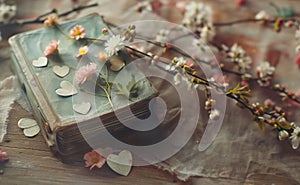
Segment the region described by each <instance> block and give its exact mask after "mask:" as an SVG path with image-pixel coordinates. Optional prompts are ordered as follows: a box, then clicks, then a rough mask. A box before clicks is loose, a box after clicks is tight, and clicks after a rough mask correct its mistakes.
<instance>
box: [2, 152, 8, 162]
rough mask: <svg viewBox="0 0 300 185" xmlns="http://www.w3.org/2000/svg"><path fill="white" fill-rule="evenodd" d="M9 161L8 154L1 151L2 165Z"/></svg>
mask: <svg viewBox="0 0 300 185" xmlns="http://www.w3.org/2000/svg"><path fill="white" fill-rule="evenodd" d="M5 161H8V155H7V153H6V152H4V151H2V150H1V149H0V163H2V162H5Z"/></svg>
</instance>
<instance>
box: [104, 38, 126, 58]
mask: <svg viewBox="0 0 300 185" xmlns="http://www.w3.org/2000/svg"><path fill="white" fill-rule="evenodd" d="M124 39H125V38H124V37H121V36H120V35H113V36H112V37H110V38H109V39H108V40H107V41H106V43H105V51H106V53H107V55H108V57H110V56H112V55H116V54H117V53H118V51H120V50H121V49H122V48H123V47H124V45H125V44H124Z"/></svg>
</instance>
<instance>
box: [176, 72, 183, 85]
mask: <svg viewBox="0 0 300 185" xmlns="http://www.w3.org/2000/svg"><path fill="white" fill-rule="evenodd" d="M181 81H182V76H181V74H180V73H176V75H175V76H174V84H175V85H179V84H180V83H181Z"/></svg>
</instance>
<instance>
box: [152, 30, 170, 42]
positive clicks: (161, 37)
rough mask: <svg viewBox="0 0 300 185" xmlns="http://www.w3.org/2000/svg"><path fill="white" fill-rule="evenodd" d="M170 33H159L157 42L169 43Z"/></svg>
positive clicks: (163, 31) (166, 31)
mask: <svg viewBox="0 0 300 185" xmlns="http://www.w3.org/2000/svg"><path fill="white" fill-rule="evenodd" d="M169 33H170V30H165V29H162V30H160V31H159V32H158V34H157V35H156V39H155V40H156V42H160V43H166V42H167V41H168V35H169Z"/></svg>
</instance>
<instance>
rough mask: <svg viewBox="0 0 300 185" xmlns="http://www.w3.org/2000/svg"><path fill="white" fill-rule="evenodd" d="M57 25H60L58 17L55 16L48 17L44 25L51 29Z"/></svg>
mask: <svg viewBox="0 0 300 185" xmlns="http://www.w3.org/2000/svg"><path fill="white" fill-rule="evenodd" d="M55 24H58V20H57V16H55V15H50V16H48V17H47V19H46V20H45V21H44V25H45V26H48V27H51V26H53V25H55Z"/></svg>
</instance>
